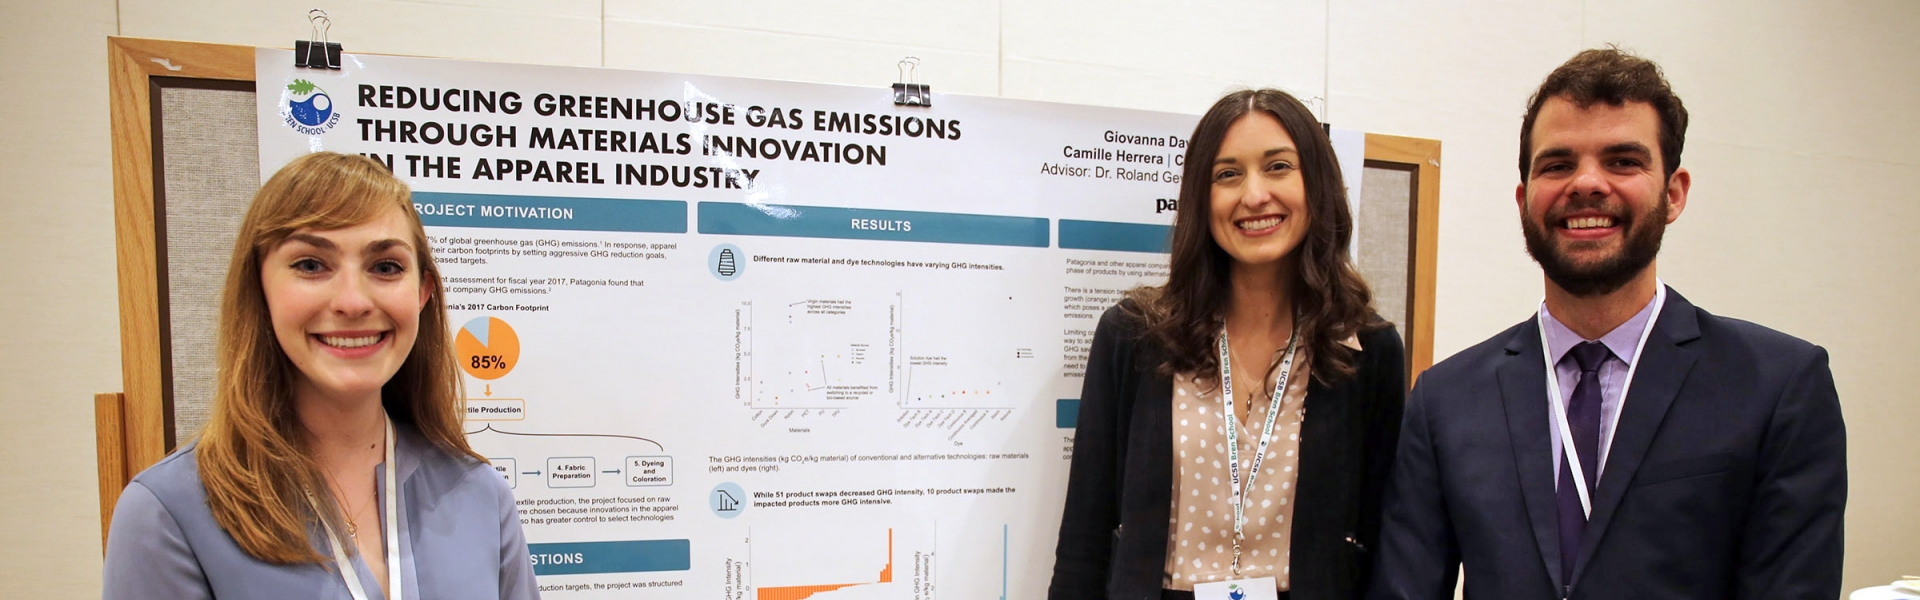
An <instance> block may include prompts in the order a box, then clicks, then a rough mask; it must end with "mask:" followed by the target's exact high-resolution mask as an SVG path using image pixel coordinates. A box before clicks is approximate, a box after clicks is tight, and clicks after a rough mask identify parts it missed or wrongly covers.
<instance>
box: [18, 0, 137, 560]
mask: <svg viewBox="0 0 1920 600" xmlns="http://www.w3.org/2000/svg"><path fill="white" fill-rule="evenodd" d="M113 6H114V4H113V2H112V0H83V1H75V2H9V3H8V5H7V9H6V15H7V16H6V18H5V19H0V56H6V57H8V58H7V60H4V61H0V82H4V83H5V85H0V115H5V116H4V117H0V141H4V143H0V181H5V182H7V184H6V185H5V186H0V256H5V257H6V260H4V261H0V414H5V415H6V418H4V419H0V456H6V457H7V468H5V469H0V506H4V507H6V509H5V510H4V511H0V531H4V532H6V534H7V536H8V537H9V539H8V541H7V543H5V544H0V598H87V597H99V594H100V512H99V510H98V506H99V504H100V501H99V498H100V496H99V493H98V490H99V485H98V479H97V478H96V477H95V454H94V443H93V402H92V398H93V394H94V393H95V392H104V391H114V390H118V389H119V388H120V342H119V339H120V338H119V331H120V317H119V314H120V313H119V301H118V296H117V295H116V294H117V292H116V290H117V287H116V285H117V284H116V281H117V280H116V278H115V270H114V268H115V267H114V245H113V182H112V175H111V169H110V168H109V164H108V160H107V157H108V142H107V139H108V138H107V77H106V75H107V39H106V36H108V35H112V34H113V31H114V19H113Z"/></svg>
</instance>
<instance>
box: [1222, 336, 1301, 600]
mask: <svg viewBox="0 0 1920 600" xmlns="http://www.w3.org/2000/svg"><path fill="white" fill-rule="evenodd" d="M1299 333H1300V330H1299V328H1298V327H1296V328H1295V329H1294V333H1293V335H1291V336H1289V337H1288V338H1287V353H1286V354H1285V355H1284V356H1282V357H1281V358H1280V380H1279V381H1278V382H1276V383H1275V384H1274V386H1273V403H1272V404H1270V405H1268V406H1267V424H1266V426H1265V427H1264V428H1262V429H1261V430H1260V445H1259V447H1258V448H1256V449H1255V451H1254V455H1253V464H1252V465H1251V469H1250V471H1251V472H1249V473H1247V483H1246V486H1245V487H1244V488H1243V487H1242V486H1241V485H1240V433H1239V431H1240V428H1239V423H1237V422H1236V421H1237V419H1234V418H1233V401H1234V400H1233V365H1232V362H1233V358H1232V357H1231V356H1229V354H1231V352H1229V351H1228V349H1227V331H1226V329H1224V328H1222V329H1221V330H1220V407H1221V410H1220V413H1221V416H1222V418H1224V419H1226V421H1227V427H1226V429H1227V473H1228V475H1229V476H1230V477H1231V478H1232V479H1231V481H1232V483H1233V488H1232V493H1231V494H1228V501H1229V502H1230V503H1231V504H1232V505H1233V576H1235V577H1239V576H1240V543H1241V542H1242V541H1244V540H1246V538H1247V534H1246V531H1245V528H1246V524H1247V516H1246V512H1245V505H1246V496H1247V493H1249V492H1251V491H1253V480H1254V478H1256V477H1259V476H1260V463H1261V462H1263V461H1264V460H1265V459H1266V457H1267V444H1269V443H1272V442H1273V422H1274V421H1275V419H1276V418H1277V417H1279V416H1280V400H1281V398H1282V397H1283V396H1285V395H1286V393H1287V378H1288V377H1289V376H1291V375H1292V374H1293V351H1294V348H1295V346H1296V342H1298V341H1299V339H1300V335H1299Z"/></svg>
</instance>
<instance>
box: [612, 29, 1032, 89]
mask: <svg viewBox="0 0 1920 600" xmlns="http://www.w3.org/2000/svg"><path fill="white" fill-rule="evenodd" d="M909 55H911V56H916V57H919V58H920V61H921V66H920V82H921V83H927V84H930V85H932V86H933V91H934V93H935V94H936V95H937V94H941V93H952V94H973V95H988V96H990V95H993V94H994V90H995V87H996V83H995V77H994V72H995V69H996V67H995V58H994V55H993V54H992V52H990V51H989V52H974V51H961V50H944V49H939V48H931V47H927V46H915V45H907V44H897V43H893V42H877V41H864V40H847V39H832V38H824V37H819V36H808V35H798V34H792V33H780V32H769V31H753V30H746V29H733V28H716V27H707V26H700V25H680V24H668V23H655V22H646V21H629V20H625V19H615V18H609V19H608V20H607V66H608V67H613V68H620V69H641V70H647V71H667V72H674V73H698V74H704V75H726V76H731V77H755V78H763V79H785V80H791V81H806V82H811V83H834V84H841V85H860V86H870V87H886V86H889V85H892V84H893V82H895V81H898V80H899V75H898V69H897V68H896V64H897V63H899V62H900V59H901V58H904V57H906V56H909ZM935 101H936V102H937V101H938V99H937V98H936V100H935Z"/></svg>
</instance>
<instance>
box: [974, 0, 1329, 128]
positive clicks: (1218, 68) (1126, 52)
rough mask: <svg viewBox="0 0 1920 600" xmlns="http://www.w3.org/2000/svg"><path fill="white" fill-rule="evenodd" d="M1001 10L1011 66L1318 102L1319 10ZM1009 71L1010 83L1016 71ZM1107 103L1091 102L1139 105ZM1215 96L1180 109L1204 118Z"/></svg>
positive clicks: (1086, 3) (1229, 1) (1104, 5)
mask: <svg viewBox="0 0 1920 600" xmlns="http://www.w3.org/2000/svg"><path fill="white" fill-rule="evenodd" d="M1004 6H1005V10H1006V14H1005V15H1004V19H1003V26H1004V27H1005V28H1006V33H1005V36H1004V37H1003V43H1002V46H1001V48H1002V51H1003V52H1005V54H1006V58H1007V60H1008V62H1012V61H1014V60H1025V61H1033V62H1040V63H1055V64H1059V65H1061V66H1063V67H1065V68H1064V69H1062V70H1068V69H1086V70H1089V71H1099V70H1101V69H1102V68H1103V67H1106V68H1112V69H1118V70H1120V71H1123V72H1124V71H1131V72H1141V73H1147V74H1148V75H1145V76H1144V78H1145V79H1148V80H1154V81H1161V82H1164V81H1167V80H1168V79H1169V77H1167V76H1174V77H1178V78H1182V79H1191V80H1200V81H1224V82H1229V83H1231V84H1233V86H1232V87H1234V88H1239V87H1253V86H1277V87H1280V88H1282V89H1285V90H1287V91H1289V92H1292V93H1294V94H1295V95H1298V96H1300V97H1301V98H1302V99H1306V98H1311V97H1316V96H1322V95H1324V94H1323V93H1322V90H1323V89H1324V88H1325V87H1326V86H1325V82H1326V78H1325V75H1326V71H1325V65H1326V61H1325V60H1323V59H1324V57H1325V56H1326V42H1327V36H1326V32H1327V28H1326V25H1327V24H1326V15H1327V12H1326V10H1325V4H1324V3H1322V2H1300V1H1295V0H1287V1H1284V2H1274V1H1271V0H1208V1H1205V2H1191V3H1178V2H1172V3H1170V2H1155V1H1152V0H1118V1H1103V0H1046V1H1041V2H1006V3H1005V5H1004ZM1007 68H1008V71H1009V73H1008V75H1012V71H1013V69H1015V67H1014V66H1013V65H1011V64H1009V65H1008V66H1007ZM1152 74H1160V76H1158V77H1156V76H1154V75H1152ZM1207 89H1209V90H1211V91H1214V92H1219V91H1223V90H1224V89H1225V88H1221V89H1212V88H1207ZM1008 95H1009V96H1014V95H1013V94H1012V93H1009V94H1008ZM1110 96H1111V99H1107V100H1097V101H1093V102H1090V103H1091V104H1099V105H1104V106H1129V107H1131V106H1136V105H1137V104H1138V101H1137V100H1134V99H1133V97H1132V96H1130V95H1128V94H1124V93H1121V90H1114V91H1113V93H1111V94H1110ZM1213 96H1214V97H1213V98H1209V99H1208V101H1207V102H1205V103H1201V104H1199V105H1198V107H1197V108H1185V109H1178V110H1182V111H1184V112H1196V113H1197V112H1201V111H1204V110H1206V108H1207V106H1209V105H1211V104H1212V101H1213V100H1217V99H1218V98H1219V96H1220V94H1219V93H1215V94H1213ZM1014 97H1022V98H1032V99H1036V100H1056V99H1055V98H1044V97H1034V96H1025V95H1022V96H1014ZM1057 100H1058V101H1062V102H1082V100H1079V99H1074V100H1067V99H1057ZM1161 110H1176V109H1173V108H1161Z"/></svg>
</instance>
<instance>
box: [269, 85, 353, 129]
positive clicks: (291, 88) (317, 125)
mask: <svg viewBox="0 0 1920 600" xmlns="http://www.w3.org/2000/svg"><path fill="white" fill-rule="evenodd" d="M333 108H334V107H333V97H332V96H328V95H327V91H326V90H323V89H320V86H317V85H314V84H313V82H311V81H307V80H305V79H295V80H293V83H289V84H287V91H286V92H283V93H281V94H280V120H282V121H285V122H286V124H287V127H291V128H293V130H294V131H298V132H300V133H304V134H307V135H320V134H322V133H326V132H327V131H329V130H331V129H333V126H334V125H338V124H340V113H339V112H337V111H335V110H334V109H333Z"/></svg>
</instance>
